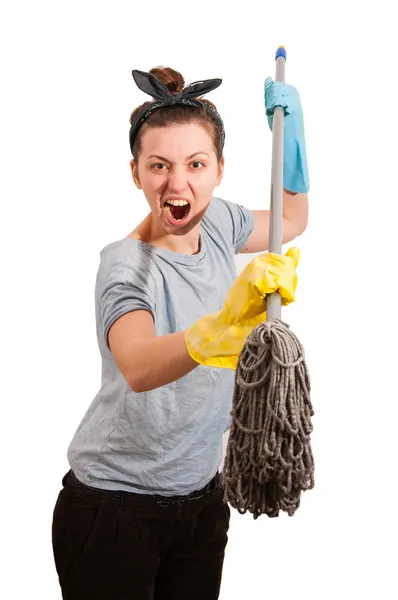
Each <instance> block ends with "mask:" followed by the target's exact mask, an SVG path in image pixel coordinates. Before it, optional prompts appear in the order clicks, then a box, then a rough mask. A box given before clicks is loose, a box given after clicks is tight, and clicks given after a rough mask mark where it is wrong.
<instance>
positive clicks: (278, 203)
mask: <svg viewBox="0 0 398 600" xmlns="http://www.w3.org/2000/svg"><path fill="white" fill-rule="evenodd" d="M275 60H276V75H275V81H282V82H283V83H284V82H285V63H286V50H285V48H284V47H283V46H280V47H279V48H278V50H277V52H276V56H275ZM283 134H284V109H283V108H282V107H281V106H277V107H275V109H274V120H273V125H272V168H271V203H270V227H269V252H275V253H276V254H282V221H283ZM281 308H282V299H281V297H280V295H279V294H278V292H275V293H274V294H270V295H269V296H267V320H269V319H280V318H281Z"/></svg>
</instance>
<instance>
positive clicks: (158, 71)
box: [149, 67, 185, 93]
mask: <svg viewBox="0 0 398 600" xmlns="http://www.w3.org/2000/svg"><path fill="white" fill-rule="evenodd" d="M149 72H150V73H152V75H155V77H157V78H158V79H159V81H160V82H161V83H163V85H165V86H166V87H167V89H168V90H169V91H170V92H171V93H173V92H182V90H183V89H184V86H185V80H184V78H183V76H182V75H181V73H179V72H178V71H175V70H174V69H172V68H171V67H154V68H153V69H151V70H150V71H149Z"/></svg>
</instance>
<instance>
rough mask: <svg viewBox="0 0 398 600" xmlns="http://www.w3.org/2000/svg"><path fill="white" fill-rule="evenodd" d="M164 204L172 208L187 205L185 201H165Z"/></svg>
mask: <svg viewBox="0 0 398 600" xmlns="http://www.w3.org/2000/svg"><path fill="white" fill-rule="evenodd" d="M166 203H167V204H172V205H173V206H185V204H188V202H187V200H166Z"/></svg>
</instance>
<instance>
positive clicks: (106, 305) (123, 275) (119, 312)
mask: <svg viewBox="0 0 398 600" xmlns="http://www.w3.org/2000/svg"><path fill="white" fill-rule="evenodd" d="M97 286H98V289H97V297H98V319H99V321H100V330H102V334H103V338H104V341H105V343H106V345H107V346H108V348H109V343H108V333H109V330H110V328H111V326H112V325H113V323H114V322H115V321H116V320H117V319H119V317H121V316H123V315H125V314H126V313H128V312H131V311H134V310H147V311H149V312H150V313H151V314H152V316H153V319H154V320H155V308H156V307H155V295H154V282H153V280H152V277H151V274H150V270H149V269H148V265H146V264H143V261H142V260H140V257H137V259H135V258H134V257H133V256H127V257H118V258H116V259H113V260H110V261H107V264H106V265H103V266H102V265H100V268H99V274H98V279H97Z"/></svg>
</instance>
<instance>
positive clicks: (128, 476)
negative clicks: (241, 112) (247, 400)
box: [53, 68, 308, 600]
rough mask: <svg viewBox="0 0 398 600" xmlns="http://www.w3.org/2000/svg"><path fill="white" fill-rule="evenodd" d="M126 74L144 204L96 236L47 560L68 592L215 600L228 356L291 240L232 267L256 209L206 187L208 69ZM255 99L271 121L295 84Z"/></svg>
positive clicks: (301, 176) (214, 178)
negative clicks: (134, 104)
mask: <svg viewBox="0 0 398 600" xmlns="http://www.w3.org/2000/svg"><path fill="white" fill-rule="evenodd" d="M133 76H134V79H135V81H136V83H137V85H138V86H139V87H140V88H141V89H142V90H143V91H145V92H146V93H148V94H150V95H151V96H153V98H154V102H146V103H144V105H142V106H141V107H138V108H137V109H136V110H135V111H134V112H133V113H132V115H131V119H130V123H131V129H130V145H131V150H132V155H133V159H132V160H131V170H132V175H133V179H134V182H135V184H136V186H137V187H138V188H139V189H142V190H143V192H144V195H145V197H146V199H147V201H148V203H149V207H150V213H149V215H148V216H147V218H146V219H145V220H144V221H143V222H142V223H141V224H140V225H139V226H138V227H137V228H136V229H134V230H133V231H132V232H131V233H130V234H128V235H127V236H126V237H125V238H124V239H122V240H119V241H116V242H113V243H111V244H109V245H107V246H106V247H105V248H104V249H103V250H102V251H101V263H100V266H99V270H98V276H97V283H96V319H97V336H98V343H99V348H100V352H101V357H102V364H103V369H102V385H101V388H100V390H99V392H98V394H97V395H96V397H95V398H94V400H93V402H92V403H91V406H90V407H89V408H88V411H87V412H86V414H85V416H84V418H83V420H82V422H81V423H80V426H79V427H78V429H77V431H76V433H75V436H74V438H73V440H72V442H71V445H70V447H69V451H68V460H69V464H70V467H71V470H70V471H69V472H68V473H67V474H66V475H65V477H64V479H63V488H62V490H61V492H60V494H59V497H58V500H57V503H56V507H55V510H54V519H53V548H54V556H55V563H56V568H57V572H58V575H59V581H60V585H61V588H62V594H63V598H64V599H67V600H72V599H73V600H80V599H81V600H83V599H84V600H88V599H90V598H93V599H94V598H95V599H97V600H100V599H104V600H127V599H135V600H150V599H151V600H152V599H155V600H179V599H181V600H187V599H189V600H195V599H199V598H200V599H205V600H213V599H216V598H218V595H219V589H220V581H221V572H222V566H223V559H224V551H225V546H226V543H227V532H228V526H229V516H230V513H229V508H228V506H227V505H226V504H224V502H223V494H222V487H221V483H220V476H219V473H218V469H219V466H220V463H221V460H222V438H223V434H224V432H225V431H226V430H227V429H228V426H229V413H230V409H231V402H232V392H233V384H234V371H233V369H234V366H235V365H236V362H237V358H238V355H239V352H240V350H241V348H242V347H243V344H244V341H245V338H246V336H247V335H248V333H250V331H251V330H252V329H253V327H254V326H255V325H257V324H258V323H260V322H261V321H262V320H263V319H264V317H265V314H264V309H265V302H264V296H265V294H267V293H271V292H273V291H275V290H276V289H278V290H279V292H280V294H281V295H282V298H283V301H284V302H285V303H286V304H287V303H289V302H291V301H293V300H294V290H295V287H296V272H295V266H296V263H297V255H296V253H295V252H290V253H288V254H287V255H286V256H284V257H281V256H278V255H272V254H263V255H261V256H260V257H256V258H255V259H254V260H253V261H252V262H251V263H250V264H249V266H248V267H246V269H245V270H244V272H243V273H242V274H241V275H240V276H239V277H237V273H236V267H235V262H234V255H235V254H237V253H238V252H260V251H264V250H266V248H267V244H268V240H267V231H268V222H269V212H268V211H265V210H264V211H253V212H252V211H250V210H248V209H247V208H245V207H243V206H238V205H236V204H233V203H231V202H228V201H225V200H222V199H221V198H218V197H215V196H213V192H214V188H215V187H216V186H218V185H219V184H220V182H221V179H222V176H223V169H224V157H223V144H224V127H223V123H222V120H221V117H220V115H219V114H218V112H217V110H216V108H215V106H214V104H212V103H210V102H209V101H206V100H198V96H200V95H203V94H205V93H207V92H208V91H210V90H211V89H214V88H215V87H217V86H218V85H220V83H221V80H208V81H204V82H197V83H195V84H192V85H190V86H187V87H185V88H184V80H183V78H182V76H181V75H180V74H179V73H178V72H176V71H174V70H173V69H170V68H155V69H152V70H151V72H150V73H144V72H141V71H133ZM265 99H266V107H267V111H268V115H269V119H270V126H271V128H272V111H273V108H274V106H276V105H278V104H280V105H284V106H285V110H286V114H287V115H289V119H292V118H294V119H298V120H299V121H300V119H301V118H302V117H301V110H300V103H299V100H298V94H297V92H296V90H295V88H292V87H291V86H285V85H281V84H275V83H274V82H272V80H270V79H269V78H268V79H267V81H266V88H265ZM285 121H287V122H288V118H286V119H285ZM295 125H296V127H295V128H293V129H295V130H298V127H297V123H296V124H295ZM286 131H287V129H286ZM293 141H294V140H292V139H290V140H286V147H288V144H287V142H291V143H293ZM300 152H301V154H300ZM294 154H295V156H293V154H292V155H291V156H290V157H289V156H288V153H287V154H286V156H285V172H286V173H291V174H292V175H293V177H294V185H293V186H290V187H289V185H288V183H289V182H287V184H286V185H285V182H284V185H285V187H287V189H286V191H285V192H284V230H283V241H284V242H287V241H289V240H291V239H293V238H294V237H296V236H297V235H299V234H300V233H301V232H302V231H304V229H305V227H306V223H307V194H306V190H305V189H304V190H303V189H299V188H300V186H301V187H303V186H305V185H306V182H307V180H308V174H307V172H306V160H305V146H304V141H303V139H301V140H296V142H295V152H294ZM288 161H290V162H289V163H288ZM294 161H296V162H297V164H296V166H294V164H293V163H294ZM298 182H299V183H298ZM290 183H291V182H290ZM294 186H295V187H296V189H294ZM287 190H289V191H287ZM227 294H228V295H227ZM226 298H227V300H228V301H227V302H225V300H226ZM236 299H238V310H237V311H235V313H234V315H232V316H231V314H230V313H228V311H230V310H231V306H233V304H234V302H235V301H236ZM227 315H228V316H227Z"/></svg>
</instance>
